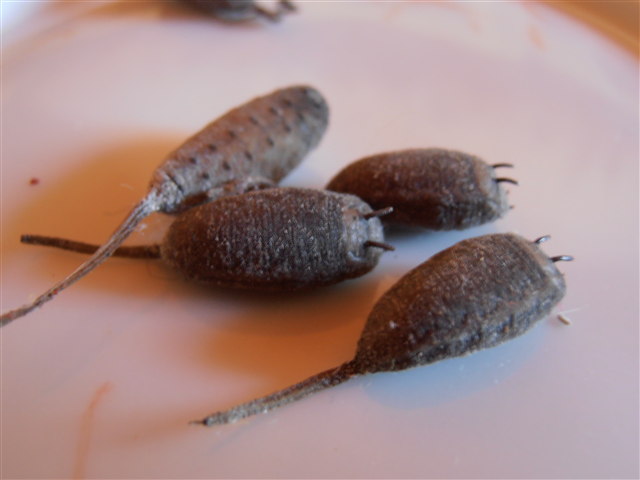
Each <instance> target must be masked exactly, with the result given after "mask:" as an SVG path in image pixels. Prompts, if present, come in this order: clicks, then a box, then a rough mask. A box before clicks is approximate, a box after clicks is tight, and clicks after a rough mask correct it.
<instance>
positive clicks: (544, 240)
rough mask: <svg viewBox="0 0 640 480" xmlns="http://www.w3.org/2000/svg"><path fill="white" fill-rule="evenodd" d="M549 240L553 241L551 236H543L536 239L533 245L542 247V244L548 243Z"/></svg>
mask: <svg viewBox="0 0 640 480" xmlns="http://www.w3.org/2000/svg"><path fill="white" fill-rule="evenodd" d="M549 240H551V235H543V236H542V237H539V238H536V239H535V240H534V241H533V243H535V244H536V245H540V244H541V243H544V242H548V241H549Z"/></svg>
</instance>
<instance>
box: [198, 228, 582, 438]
mask: <svg viewBox="0 0 640 480" xmlns="http://www.w3.org/2000/svg"><path fill="white" fill-rule="evenodd" d="M547 238H548V237H542V238H540V239H538V240H536V241H534V242H531V241H529V240H526V239H524V238H522V237H520V236H518V235H514V234H492V235H486V236H482V237H476V238H472V239H469V240H463V241H461V242H459V243H457V244H455V245H453V246H452V247H450V248H448V249H446V250H444V251H442V252H440V253H438V254H437V255H435V256H434V257H432V258H431V259H429V260H427V261H426V262H424V263H423V264H421V265H419V266H418V267H416V268H414V269H413V270H411V271H410V272H409V273H407V274H406V275H405V276H403V277H402V278H401V279H400V280H399V281H398V282H397V283H396V284H395V285H394V286H392V287H391V288H390V289H389V290H388V291H387V292H386V293H385V294H384V295H383V296H382V297H381V298H380V300H378V302H377V303H376V304H375V305H374V307H373V309H372V311H371V314H370V315H369V318H368V320H367V323H366V324H365V327H364V330H363V332H362V335H361V337H360V340H359V342H358V347H357V350H356V354H355V356H354V358H353V359H352V360H350V361H348V362H346V363H344V364H342V365H340V366H339V367H337V368H332V369H330V370H327V371H325V372H322V373H320V374H318V375H315V376H312V377H310V378H308V379H307V380H304V381H302V382H300V383H297V384H295V385H292V386H291V387H288V388H285V389H283V390H281V391H279V392H276V393H273V394H271V395H268V396H266V397H262V398H259V399H257V400H253V401H250V402H248V403H245V404H242V405H239V406H236V407H234V408H231V409H229V410H226V411H221V412H217V413H214V414H212V415H209V416H208V417H206V418H204V419H202V420H199V421H196V422H193V423H196V424H202V425H207V426H210V425H219V424H225V423H230V422H234V421H236V420H239V419H242V418H245V417H248V416H250V415H255V414H257V413H263V412H267V411H269V410H271V409H273V408H276V407H280V406H282V405H286V404H287V403H290V402H293V401H295V400H299V399H301V398H303V397H305V396H307V395H310V394H312V393H315V392H318V391H320V390H324V389H326V388H329V387H332V386H335V385H338V384H340V383H342V382H345V381H347V380H349V379H350V378H353V377H356V376H359V375H366V374H370V373H376V372H387V371H395V370H402V369H407V368H412V367H417V366H421V365H427V364H430V363H433V362H437V361H439V360H443V359H446V358H451V357H457V356H461V355H467V354H469V353H472V352H474V351H476V350H480V349H483V348H488V347H493V346H495V345H499V344H500V343H502V342H505V341H507V340H509V339H512V338H514V337H516V336H518V335H521V334H523V333H525V332H526V331H528V330H529V329H530V328H531V327H532V326H533V325H534V324H535V323H536V322H538V321H539V320H540V319H542V318H544V317H545V316H546V315H548V314H549V312H550V311H551V309H552V308H553V307H554V306H555V305H556V304H557V303H558V302H559V301H560V300H561V299H562V297H563V296H564V294H565V289H566V287H565V282H564V278H563V276H562V274H561V273H560V272H559V271H558V269H557V268H556V266H555V265H554V263H555V262H557V261H559V260H571V257H568V256H558V257H552V258H549V257H547V255H545V254H544V253H543V252H542V251H541V250H540V248H539V247H538V244H539V243H541V242H542V241H544V240H546V239H547Z"/></svg>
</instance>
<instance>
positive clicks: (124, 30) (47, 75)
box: [0, 1, 638, 478]
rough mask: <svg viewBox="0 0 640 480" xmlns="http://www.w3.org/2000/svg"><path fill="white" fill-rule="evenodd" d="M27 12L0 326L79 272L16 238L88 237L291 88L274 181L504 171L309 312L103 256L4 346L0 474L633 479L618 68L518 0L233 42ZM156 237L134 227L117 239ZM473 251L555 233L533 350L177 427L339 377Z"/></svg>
mask: <svg viewBox="0 0 640 480" xmlns="http://www.w3.org/2000/svg"><path fill="white" fill-rule="evenodd" d="M25 7H26V6H25V4H22V5H20V6H18V5H16V4H12V3H10V2H3V3H2V8H3V25H2V26H3V32H2V35H3V48H2V56H3V58H2V130H1V133H2V139H1V140H2V152H1V153H2V310H3V311H5V310H7V309H9V308H13V307H17V306H19V305H22V304H23V303H25V302H26V301H27V300H28V299H30V298H31V296H32V295H35V294H38V293H41V292H42V291H44V290H45V289H46V288H47V287H48V286H49V285H50V284H52V282H54V281H55V280H58V279H60V278H62V277H63V276H64V275H65V274H67V273H69V272H70V271H71V270H72V269H73V268H74V267H75V266H76V265H77V264H78V263H79V262H80V260H81V257H80V256H78V255H75V254H72V253H65V252H58V251H54V250H48V249H44V248H37V247H29V246H22V245H20V244H19V242H18V238H19V235H20V234H21V233H27V232H29V233H42V234H51V235H63V236H67V237H72V238H76V239H82V240H86V241H94V242H100V241H102V240H103V239H104V238H106V237H107V236H108V235H109V234H110V233H111V231H112V230H113V228H115V226H116V225H117V224H118V223H119V221H120V220H121V219H122V218H123V216H124V215H125V213H126V211H127V210H128V209H129V208H130V206H131V205H132V204H133V203H134V202H135V201H136V200H138V199H139V198H141V197H142V195H143V194H144V192H145V190H146V183H147V181H148V179H149V176H150V173H151V171H152V170H153V168H155V166H156V165H157V164H159V163H160V162H161V160H162V158H163V156H164V155H165V154H166V153H167V152H168V151H169V150H171V149H172V148H173V147H175V146H176V145H177V144H179V143H180V142H181V141H182V140H183V139H184V138H186V137H187V136H188V135H190V134H191V133H193V132H195V131H196V130H198V129H199V128H200V127H202V126H203V125H204V124H206V123H207V122H209V121H210V120H212V119H213V118H215V117H217V116H219V115H220V114H222V113H224V112H225V111H226V110H228V109H229V108H232V107H234V106H236V105H238V104H240V103H242V102H244V101H246V100H248V99H250V98H252V97H254V96H256V95H260V94H263V93H267V92H269V91H271V90H273V89H275V88H278V87H282V86H286V85H290V84H294V83H300V82H307V83H310V84H313V85H314V86H316V87H317V88H319V89H320V90H321V91H322V92H323V93H324V94H325V96H326V97H327V99H328V100H329V103H330V105H331V109H332V110H331V125H330V129H329V131H328V132H327V135H326V137H325V138H324V139H323V141H322V143H321V144H320V146H319V147H318V149H316V150H315V151H314V152H313V153H312V154H311V155H310V156H309V157H308V158H307V159H306V160H305V162H304V163H303V165H302V166H301V167H300V168H299V169H298V170H296V171H295V173H294V174H292V175H291V176H289V177H288V178H287V179H286V181H285V183H286V184H288V185H302V186H312V187H322V186H323V185H324V184H325V183H326V181H328V180H329V178H330V177H331V176H332V175H333V174H334V173H336V172H337V171H338V170H339V169H340V168H341V167H343V166H344V165H346V164H347V163H349V162H350V161H352V160H355V159H357V158H359V157H361V156H364V155H368V154H373V153H378V152H382V151H388V150H393V149H402V148H409V147H428V146H439V147H446V148H454V149H459V150H464V151H468V152H470V153H475V154H477V155H480V156H481V157H483V158H485V159H486V160H487V161H488V162H490V163H502V162H512V163H514V164H515V165H516V168H515V170H514V171H513V172H510V174H512V176H514V177H515V178H517V179H518V180H519V181H520V186H518V187H512V186H510V187H509V190H510V192H511V194H510V199H511V203H512V204H513V205H514V207H515V208H514V209H513V210H512V211H511V212H510V213H509V214H508V216H507V217H505V218H504V219H503V220H501V221H499V222H496V223H495V224H491V225H488V226H484V227H481V228H475V229H472V230H469V231H464V232H450V233H430V232H425V231H414V232H404V233H402V234H396V235H389V237H388V240H389V242H391V243H393V244H394V245H395V246H396V248H397V250H396V252H393V253H387V254H385V256H384V257H383V260H382V262H381V264H380V266H379V267H378V268H377V269H376V270H375V271H374V272H372V273H371V274H370V275H368V276H366V277H364V278H361V279H359V280H357V281H351V282H349V283H347V284H344V285H341V286H338V287H335V288H331V289H327V290H324V291H321V292H317V293H315V294H310V295H304V296H297V297H292V298H276V299H273V298H272V299H268V298H256V297H253V296H250V295H249V296H244V295H242V296H236V295H229V294H228V293H225V292H219V291H213V292H212V291H210V290H208V289H206V288H203V287H199V286H194V285H190V284H187V283H186V282H184V281H182V280H180V279H179V278H177V277H176V276H175V275H174V274H172V273H171V272H169V271H167V270H165V269H163V268H162V266H160V265H158V264H157V263H155V262H151V261H134V260H122V259H120V260H118V259H114V260H110V261H109V262H107V263H106V264H104V265H103V266H101V267H100V268H99V269H98V270H97V271H96V272H94V273H93V274H91V275H90V276H89V277H87V278H85V279H83V280H82V281H81V282H80V283H78V284H77V285H75V286H74V287H72V288H70V289H69V290H68V291H67V292H65V293H63V294H61V295H60V297H59V298H57V299H56V300H54V301H53V302H51V303H50V304H47V305H46V306H45V307H43V308H42V309H41V310H39V311H37V312H35V313H33V314H31V315H30V316H28V317H26V318H23V319H21V320H19V321H16V322H15V323H13V324H11V325H9V326H8V327H6V328H4V329H2V330H1V331H0V335H1V347H2V366H1V373H2V377H1V382H2V410H1V420H2V425H1V434H2V436H1V440H2V447H1V448H2V452H1V453H2V462H1V463H2V467H1V468H2V472H1V474H2V477H3V478H44V477H47V478H216V477H227V478H239V477H283V478H286V477H298V478H303V477H304V478H307V477H327V478H337V477H342V478H344V477H354V478H358V477H359V478H362V477H366V478H376V477H396V478H398V477H422V478H433V477H440V478H460V477H470V478H507V477H508V478H595V477H607V478H634V477H635V478H637V476H638V63H637V59H636V58H634V57H633V56H631V55H629V54H628V53H627V52H625V51H623V50H621V49H619V48H618V47H617V46H616V45H614V44H613V43H610V42H609V41H608V40H606V39H604V38H603V37H600V36H599V34H597V33H595V32H593V31H591V30H589V29H588V27H586V26H583V25H581V24H579V23H577V22H575V21H573V20H571V19H570V18H568V17H565V16H563V15H562V14H559V13H557V12H556V11H553V10H550V9H548V8H547V7H544V6H541V5H537V4H533V3H517V2H482V3H458V2H456V3H398V2H375V3H374V2H299V7H300V8H299V12H298V13H297V14H295V15H290V16H288V17H287V18H286V19H285V20H284V21H283V22H282V23H280V24H278V25H270V24H264V23H257V24H252V25H235V26H229V25H224V24H220V23H217V22H215V21H212V20H210V19H207V18H204V17H200V16H198V15H197V14H193V13H191V12H189V11H186V10H184V9H182V8H180V7H179V6H177V5H175V4H171V3H167V2H164V3H163V2H161V1H158V2H151V1H149V2H56V1H51V2H45V3H34V4H28V7H30V8H29V9H27V10H25ZM33 177H36V178H38V179H39V181H40V183H39V184H38V185H35V186H34V185H30V184H29V182H30V179H31V178H33ZM167 222H168V220H167V219H165V218H163V217H161V216H159V215H158V216H154V217H151V218H149V219H148V221H147V222H145V225H146V228H144V229H143V230H142V231H141V232H139V233H138V234H137V235H136V237H135V238H133V239H132V243H133V242H137V243H146V242H151V241H154V240H157V239H159V238H160V237H161V232H162V229H163V228H164V227H165V226H166V224H167ZM493 231H515V232H518V233H521V234H523V235H525V236H528V237H530V238H532V239H533V238H536V237H538V236H540V235H543V234H551V235H552V237H553V238H552V241H551V242H549V243H547V244H545V247H544V249H545V250H546V251H547V252H548V253H549V254H550V255H558V254H572V255H574V256H575V257H576V261H575V262H573V263H562V264H559V267H560V269H561V270H562V271H564V272H565V274H566V279H567V283H568V294H567V296H566V297H565V299H564V300H563V301H562V303H561V304H560V305H559V307H558V308H557V309H556V311H555V312H554V313H553V314H552V316H551V317H550V318H549V319H547V320H544V321H543V322H541V324H540V325H539V326H537V327H536V328H535V329H534V330H533V331H532V332H531V333H529V334H527V335H526V336H524V337H521V338H519V339H516V340H514V341H513V342H511V343H509V344H505V345H503V346H501V347H498V348H495V349H493V350H488V351H484V352H480V353H477V354H474V355H473V356H469V357H466V358H461V359H455V360H450V361H446V362H442V363H439V364H436V365H432V366H429V367H423V368H419V369H414V370H411V371H407V372H401V373H395V374H379V375H376V376H372V377H369V378H361V379H357V380H353V381H351V382H349V383H346V384H344V385H341V386H339V387H337V388H335V389H333V390H329V391H326V392H323V393H321V394H318V395H316V396H315V397H311V398H309V399H306V400H304V401H302V402H299V403H297V404H295V405H291V406H289V407H286V408H283V409H281V410H278V411H274V412H272V413H270V414H269V415H267V416H261V417H259V418H254V419H252V420H250V421H245V422H241V423H238V424H235V425H230V426H225V427H221V428H217V429H204V428H198V427H195V426H188V425H187V422H188V421H189V420H192V419H196V418H201V417H202V416H203V415H205V414H208V413H210V412H212V411H215V410H218V409H221V408H226V407H229V406H231V405H233V404H235V403H238V402H241V401H245V400H248V399H250V398H253V397H255V396H260V395H263V394H266V393H269V392H271V391H273V390H275V389H278V388H281V387H284V386H286V385H288V384H290V383H293V382H296V381H298V380H301V379H303V378H305V377H306V376H308V375H311V374H313V373H316V372H318V371H320V370H324V369H326V368H329V367H332V366H334V365H337V364H338V363H340V362H342V361H345V360H348V359H349V358H350V357H351V355H352V354H353V352H354V348H355V343H356V341H357V338H358V335H359V332H360V330H361V328H362V325H363V324H364V321H365V319H366V315H367V313H368V311H369V309H370V307H371V305H372V304H373V302H374V301H375V299H376V298H377V297H378V296H379V295H380V294H381V293H382V292H383V291H384V290H385V289H386V288H387V287H388V286H389V285H390V284H391V283H392V282H393V281H395V279H397V278H398V277H399V276H400V275H401V274H402V273H404V272H405V271H406V270H408V269H409V268H411V267H412V266H414V265H416V264H417V263H419V262H422V261H423V260H425V259H426V258H428V257H429V256H431V255H432V254H433V253H435V252H437V251H439V250H441V249H442V248H444V247H446V246H448V245H450V244H452V243H454V242H455V241H457V240H460V239H462V238H466V237H470V236H474V235H478V234H482V233H487V232H493ZM560 312H565V314H566V316H567V317H569V318H570V319H571V321H572V325H571V326H565V325H563V324H562V323H560V322H559V321H558V320H557V318H556V316H557V314H558V313H560Z"/></svg>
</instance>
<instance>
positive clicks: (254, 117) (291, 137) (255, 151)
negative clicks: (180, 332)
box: [0, 86, 329, 326]
mask: <svg viewBox="0 0 640 480" xmlns="http://www.w3.org/2000/svg"><path fill="white" fill-rule="evenodd" d="M328 115H329V110H328V106H327V103H326V101H325V100H324V98H323V97H322V95H321V94H320V92H318V91H317V90H316V89H314V88H312V87H309V86H293V87H289V88H283V89H280V90H276V91H274V92H272V93H270V94H268V95H265V96H262V97H258V98H256V99H254V100H251V101H250V102H248V103H246V104H244V105H242V106H240V107H237V108H235V109H233V110H231V111H229V112H227V113H226V114H225V115H223V116H222V117H220V118H219V119H217V120H216V121H214V122H212V123H210V124H209V125H207V126H206V127H204V129H202V130H201V131H200V132H198V133H196V134H195V135H194V136H192V137H191V138H189V139H188V140H187V141H186V142H184V143H183V144H182V145H181V146H180V147H178V148H177V149H176V150H175V151H173V152H172V153H170V154H169V156H168V157H167V158H166V160H165V161H164V163H163V164H161V165H160V166H159V167H158V168H157V169H156V171H155V172H154V173H153V176H152V180H151V183H150V185H149V190H148V193H147V195H146V196H145V197H144V198H143V199H142V200H141V201H140V202H139V203H138V204H137V205H136V206H135V207H134V208H133V209H132V210H131V212H130V213H129V215H128V216H127V218H126V219H125V220H124V222H123V223H122V224H121V225H120V226H119V227H118V229H117V230H116V231H115V232H114V233H113V234H112V236H111V237H110V238H109V239H108V240H107V242H106V243H105V244H104V245H103V246H102V247H100V249H98V250H97V251H96V252H95V253H94V255H93V256H92V257H91V258H89V259H88V260H87V261H86V262H85V263H83V264H82V265H81V266H80V267H78V268H77V269H76V270H75V271H74V272H73V273H71V274H70V275H69V276H67V277H66V278H65V279H63V280H61V281H60V282H58V283H57V284H55V285H54V286H53V287H51V288H50V289H49V290H47V291H46V292H45V293H43V294H42V295H40V296H39V297H38V298H36V299H35V300H34V301H33V302H31V303H29V304H27V305H24V306H23V307H20V308H17V309H15V310H11V311H9V312H6V313H4V314H2V316H1V317H0V326H4V325H6V324H8V323H9V322H11V321H13V320H15V319H16V318H19V317H21V316H23V315H26V314H27V313H29V312H31V311H32V310H34V309H36V308H38V307H40V306H41V305H42V304H44V303H45V302H47V301H49V300H51V299H52V298H53V297H55V296H56V295H57V294H58V293H59V292H60V291H62V290H64V289H65V288H67V287H68V286H70V285H72V284H73V283H75V282H76V281H77V280H79V279H80V278H82V277H83V276H84V275H86V274H87V273H89V272H90V271H91V270H93V269H94V268H95V267H97V266H98V265H99V264H100V263H102V262H103V261H104V260H106V259H107V258H108V257H109V256H110V255H111V254H112V253H113V251H114V250H115V249H116V248H118V247H119V246H120V245H121V244H122V242H123V241H124V240H125V239H126V238H127V237H128V236H129V235H130V234H131V233H132V232H133V230H134V229H135V227H136V226H137V225H138V224H139V223H140V222H141V221H142V220H143V219H144V218H146V217H147V216H148V215H150V214H151V213H153V212H163V213H170V214H173V213H179V212H182V211H184V210H186V209H188V208H191V207H193V206H195V205H197V204H201V203H204V202H207V201H210V200H214V199H216V198H220V197H222V196H226V195H233V194H239V193H243V192H246V191H248V190H252V189H255V188H261V187H264V186H273V185H274V184H276V183H277V182H278V181H280V179H281V178H282V177H284V176H285V175H286V174H287V173H288V172H289V171H291V170H292V169H293V168H294V167H296V166H297V165H298V164H299V163H300V161H301V160H302V158H303V157H304V156H305V155H306V154H307V153H308V152H309V151H310V150H311V149H313V148H314V147H315V146H316V145H317V144H318V142H319V141H320V139H321V137H322V135H323V134H324V132H325V130H326V128H327V124H328Z"/></svg>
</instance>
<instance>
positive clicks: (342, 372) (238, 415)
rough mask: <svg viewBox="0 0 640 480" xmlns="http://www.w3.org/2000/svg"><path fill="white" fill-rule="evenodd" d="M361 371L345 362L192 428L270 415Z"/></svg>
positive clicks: (344, 380)
mask: <svg viewBox="0 0 640 480" xmlns="http://www.w3.org/2000/svg"><path fill="white" fill-rule="evenodd" d="M360 373H361V370H360V369H359V367H358V365H357V364H356V363H355V362H354V361H350V362H347V363H344V364H342V365H340V366H339V367H336V368H331V369H329V370H325V371H324V372H321V373H318V374H317V375H313V376H311V377H309V378H307V379H306V380H303V381H301V382H298V383H296V384H294V385H291V386H289V387H287V388H284V389H282V390H278V391H277V392H275V393H272V394H271V395H267V396H265V397H261V398H256V399H255V400H251V401H249V402H246V403H243V404H240V405H237V406H235V407H233V408H230V409H228V410H222V411H219V412H216V413H213V414H211V415H209V416H207V417H205V418H203V419H202V420H194V421H192V422H189V424H190V425H202V426H205V427H212V426H214V425H226V424H228V423H234V422H237V421H238V420H242V419H243V418H247V417H251V416H254V415H258V414H260V413H267V412H269V411H271V410H274V409H276V408H279V407H282V406H284V405H287V404H289V403H292V402H295V401H297V400H300V399H302V398H304V397H307V396H308V395H311V394H313V393H317V392H319V391H321V390H325V389H327V388H331V387H335V386H336V385H339V384H341V383H343V382H346V381H347V380H349V379H350V378H352V377H354V376H356V375H359V374H360Z"/></svg>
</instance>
